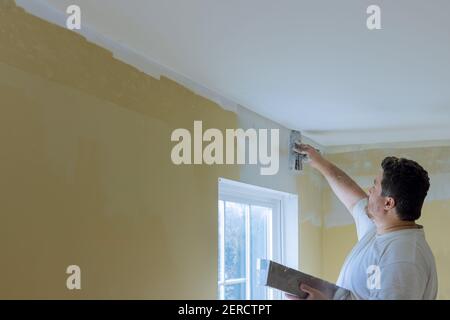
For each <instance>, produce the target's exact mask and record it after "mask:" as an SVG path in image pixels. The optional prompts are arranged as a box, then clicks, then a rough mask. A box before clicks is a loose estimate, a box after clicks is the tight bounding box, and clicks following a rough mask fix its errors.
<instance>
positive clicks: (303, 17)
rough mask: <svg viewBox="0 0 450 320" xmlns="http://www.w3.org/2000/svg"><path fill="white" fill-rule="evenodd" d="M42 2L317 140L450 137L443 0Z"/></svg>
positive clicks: (449, 11)
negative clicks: (376, 10) (375, 20)
mask: <svg viewBox="0 0 450 320" xmlns="http://www.w3.org/2000/svg"><path fill="white" fill-rule="evenodd" d="M31 1H33V2H36V1H37V0H17V2H18V3H19V4H23V5H25V7H26V3H27V2H28V4H30V3H31ZM39 1H40V2H45V3H47V4H49V5H50V6H51V7H52V8H56V9H58V10H59V11H60V12H64V11H65V8H66V7H67V6H68V5H70V4H78V5H80V7H81V9H82V22H83V24H85V25H89V27H91V28H92V29H94V30H95V31H96V32H98V33H100V34H102V35H104V36H106V37H108V38H110V39H112V40H113V41H116V42H118V43H120V44H123V45H125V46H127V47H129V48H131V49H133V50H134V51H135V52H139V53H141V54H142V55H144V56H145V57H147V58H149V59H150V60H152V61H156V62H157V63H159V64H161V65H163V66H165V67H168V68H169V69H171V70H174V71H175V72H176V73H179V74H181V75H183V76H185V77H187V78H189V79H191V80H193V81H195V82H196V83H199V84H201V85H203V86H205V87H207V88H209V89H211V90H213V91H215V92H218V93H220V94H221V95H223V96H224V97H226V98H228V99H231V100H232V101H235V102H236V103H240V104H242V105H243V106H245V107H247V108H249V109H251V110H253V111H255V112H257V113H259V114H261V115H263V116H266V117H268V118H270V119H272V120H275V121H277V122H279V123H281V124H283V125H285V126H287V127H288V128H291V129H298V130H302V131H304V133H305V135H307V136H309V137H310V138H312V139H314V140H316V141H317V142H319V143H320V144H322V145H328V146H332V145H348V144H371V143H388V142H407V141H428V140H449V139H450V1H448V0H433V1H429V0H420V1H419V0H395V1H392V0H390V1H386V0H376V1H373V0H370V1H367V0H346V1H344V0H341V1H335V0H328V1H324V0H309V1H304V0H277V1H274V0H133V1H129V0H108V1H94V0H42V1H41V0H39ZM374 3H377V4H378V5H379V6H380V7H381V10H382V12H381V18H382V28H383V29H382V30H375V31H369V30H368V29H367V28H366V18H367V14H366V9H367V7H368V6H369V5H371V4H374Z"/></svg>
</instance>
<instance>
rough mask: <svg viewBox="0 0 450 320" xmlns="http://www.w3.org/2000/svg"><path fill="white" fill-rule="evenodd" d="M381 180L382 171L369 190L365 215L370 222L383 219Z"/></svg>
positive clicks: (383, 204)
mask: <svg viewBox="0 0 450 320" xmlns="http://www.w3.org/2000/svg"><path fill="white" fill-rule="evenodd" d="M382 180H383V170H381V171H380V172H379V173H378V175H377V176H376V177H375V179H374V181H373V186H372V187H371V188H370V189H369V204H368V206H367V211H368V212H367V214H368V215H369V218H370V219H372V220H375V221H377V220H380V219H382V218H383V217H384V213H385V210H384V209H385V205H386V197H383V196H382V195H381V191H382V190H381V181H382Z"/></svg>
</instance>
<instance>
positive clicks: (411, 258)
mask: <svg viewBox="0 0 450 320" xmlns="http://www.w3.org/2000/svg"><path fill="white" fill-rule="evenodd" d="M367 204H368V199H361V201H359V202H358V203H357V204H356V205H355V207H354V208H353V217H354V219H355V223H356V230H357V234H358V243H357V244H356V245H355V247H354V248H353V250H352V251H351V252H350V254H349V255H348V257H347V259H346V260H345V263H344V265H343V267H342V270H341V274H340V275H339V279H338V282H337V285H338V286H340V287H343V288H345V289H348V290H350V291H351V292H352V298H353V299H364V300H369V299H381V300H433V299H436V296H437V287H438V282H437V274H436V266H435V261H434V256H433V253H432V252H431V249H430V247H429V246H428V244H427V242H426V240H425V233H424V232H423V228H421V229H405V230H400V231H394V232H390V233H386V234H383V235H378V234H377V232H376V228H375V225H374V223H373V222H372V220H370V219H369V217H368V216H367V213H366V212H367V211H366V210H367Z"/></svg>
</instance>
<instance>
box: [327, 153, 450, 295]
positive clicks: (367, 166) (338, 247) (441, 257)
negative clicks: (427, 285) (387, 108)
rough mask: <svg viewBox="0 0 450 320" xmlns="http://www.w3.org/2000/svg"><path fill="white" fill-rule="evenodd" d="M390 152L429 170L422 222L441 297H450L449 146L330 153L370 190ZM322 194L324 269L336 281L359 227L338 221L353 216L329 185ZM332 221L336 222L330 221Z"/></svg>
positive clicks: (333, 160)
mask: <svg viewBox="0 0 450 320" xmlns="http://www.w3.org/2000/svg"><path fill="white" fill-rule="evenodd" d="M391 155H393V156H397V157H405V158H409V159H413V160H415V161H417V162H418V163H420V164H421V165H422V166H423V167H424V168H425V169H426V170H427V171H428V172H429V174H430V178H431V189H430V192H429V194H428V196H427V200H426V203H425V206H424V210H423V212H422V218H421V219H420V220H419V223H420V224H422V225H423V226H424V228H425V234H426V238H427V240H428V243H429V244H430V246H431V249H432V250H433V253H434V255H435V258H436V263H437V272H438V278H439V299H450V268H449V266H450V249H449V246H448V243H450V234H449V233H448V231H447V229H448V226H449V225H450V215H449V213H450V180H449V179H448V177H450V147H426V148H384V149H374V150H365V151H357V152H345V153H338V154H330V155H327V157H328V159H329V160H331V161H332V162H334V163H335V164H336V165H338V166H339V167H340V168H342V169H343V170H344V171H346V172H347V173H348V174H349V175H350V176H351V177H353V178H354V179H356V180H357V181H358V182H359V183H360V184H361V185H362V187H363V188H365V189H366V190H367V188H368V187H369V186H370V183H372V181H373V178H374V177H375V176H376V174H377V173H378V170H380V169H381V161H382V160H383V159H384V158H385V157H387V156H391ZM323 198H324V202H323V205H324V207H323V208H324V209H323V210H324V220H325V222H324V224H325V227H324V229H323V257H322V258H323V266H324V267H323V269H322V270H323V276H324V277H325V278H326V279H328V280H330V281H336V280H337V278H338V275H339V271H340V267H341V266H342V263H343V262H344V259H345V257H346V256H347V254H348V253H349V252H350V250H351V248H352V246H353V245H354V243H355V242H356V230H355V228H354V226H353V225H350V224H348V223H343V224H336V223H335V221H351V218H349V217H350V214H349V213H346V212H345V209H344V208H343V207H341V206H334V205H333V203H336V202H337V201H338V200H337V199H336V197H335V196H334V195H333V194H332V193H331V190H330V189H329V188H328V187H326V188H324V193H323ZM336 215H338V217H336ZM345 215H346V216H345ZM333 216H334V218H333ZM349 219H350V220H349ZM330 221H332V222H333V223H332V224H330Z"/></svg>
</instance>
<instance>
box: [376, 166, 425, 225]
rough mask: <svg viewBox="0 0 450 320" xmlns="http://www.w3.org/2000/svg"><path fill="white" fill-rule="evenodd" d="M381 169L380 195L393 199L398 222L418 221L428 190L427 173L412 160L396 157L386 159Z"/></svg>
mask: <svg viewBox="0 0 450 320" xmlns="http://www.w3.org/2000/svg"><path fill="white" fill-rule="evenodd" d="M381 167H382V168H383V180H382V181H381V188H382V191H381V195H382V196H384V197H392V198H394V200H395V203H396V209H397V214H398V216H399V218H400V220H403V221H415V220H417V219H419V218H420V214H421V211H422V206H423V203H424V201H425V197H426V196H427V193H428V190H429V189H430V178H429V177H428V172H427V171H425V170H424V169H423V168H422V167H421V166H420V165H419V164H418V163H417V162H415V161H413V160H408V159H403V158H401V159H399V158H396V157H387V158H386V159H384V160H383V162H382V163H381Z"/></svg>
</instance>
